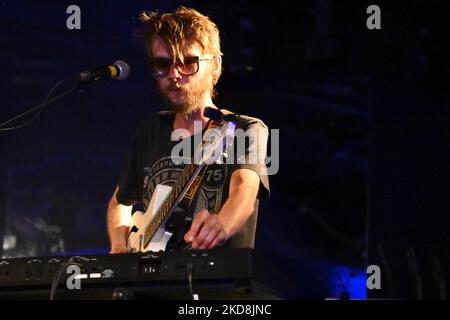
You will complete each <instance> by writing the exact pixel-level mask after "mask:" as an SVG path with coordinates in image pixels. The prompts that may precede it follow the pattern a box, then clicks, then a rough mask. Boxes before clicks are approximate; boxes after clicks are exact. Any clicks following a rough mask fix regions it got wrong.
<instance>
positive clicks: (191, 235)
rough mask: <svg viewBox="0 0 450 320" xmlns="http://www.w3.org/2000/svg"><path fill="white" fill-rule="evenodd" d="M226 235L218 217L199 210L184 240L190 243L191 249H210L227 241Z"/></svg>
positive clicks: (204, 210)
mask: <svg viewBox="0 0 450 320" xmlns="http://www.w3.org/2000/svg"><path fill="white" fill-rule="evenodd" d="M227 238H228V235H227V232H226V231H225V228H224V225H223V223H222V221H221V220H220V217H219V215H217V214H210V213H209V212H208V210H206V209H202V210H200V211H199V212H198V213H197V214H196V215H195V217H194V220H193V221H192V224H191V229H190V230H189V231H188V232H186V234H185V235H184V240H185V241H186V242H188V243H191V246H192V249H202V250H203V249H212V248H214V247H215V246H217V245H220V244H222V243H223V242H225V240H227Z"/></svg>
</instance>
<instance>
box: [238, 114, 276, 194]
mask: <svg viewBox="0 0 450 320" xmlns="http://www.w3.org/2000/svg"><path fill="white" fill-rule="evenodd" d="M268 139H269V130H268V128H267V126H266V125H265V124H264V122H262V121H261V120H259V119H256V118H250V117H245V118H244V119H243V120H241V121H240V122H239V123H238V125H237V127H236V131H235V139H234V155H235V159H234V164H233V166H232V172H233V171H235V170H237V169H249V170H253V171H254V172H256V173H257V174H258V176H259V180H260V184H259V190H258V196H257V198H258V199H261V200H262V199H267V198H268V197H269V195H270V187H269V177H268V175H267V166H266V164H265V158H266V155H267V142H268Z"/></svg>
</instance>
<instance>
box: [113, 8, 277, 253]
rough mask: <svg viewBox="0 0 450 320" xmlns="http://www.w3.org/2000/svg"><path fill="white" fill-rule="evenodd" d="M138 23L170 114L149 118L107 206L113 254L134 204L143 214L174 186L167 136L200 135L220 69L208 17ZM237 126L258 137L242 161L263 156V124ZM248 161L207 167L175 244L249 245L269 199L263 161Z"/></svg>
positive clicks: (182, 14)
mask: <svg viewBox="0 0 450 320" xmlns="http://www.w3.org/2000/svg"><path fill="white" fill-rule="evenodd" d="M141 21H142V23H143V32H142V39H143V40H144V44H145V46H146V50H147V53H148V56H149V64H150V69H151V73H152V75H153V76H154V78H155V81H156V84H157V87H158V90H159V91H160V94H161V95H162V97H163V98H164V99H165V101H166V102H167V103H168V105H169V107H170V109H171V111H163V112H158V113H156V114H154V115H152V116H151V117H150V118H148V119H147V120H146V121H144V123H142V125H141V126H140V127H139V128H138V130H137V132H136V134H135V137H134V141H133V144H132V146H131V149H130V151H129V154H128V157H127V159H126V161H125V164H124V167H123V169H122V172H121V175H120V178H119V183H118V186H117V187H116V189H115V191H114V194H113V196H112V198H111V200H110V202H109V205H108V217H107V220H108V221H107V223H108V233H109V237H110V241H111V253H124V252H127V237H128V233H129V224H130V217H131V214H132V207H133V205H136V204H137V203H143V204H144V211H145V207H146V206H147V205H148V204H149V200H150V199H151V197H152V194H153V191H154V189H155V186H156V185H157V184H165V185H173V184H174V182H175V181H176V178H177V175H178V174H179V173H180V172H181V171H182V166H180V165H175V164H174V162H173V161H172V159H171V150H172V149H173V147H174V146H175V145H176V144H177V143H178V142H179V141H171V135H172V133H173V132H175V131H176V130H179V129H184V130H185V132H189V134H188V136H184V137H181V138H183V139H191V140H192V137H193V136H194V135H196V134H201V131H202V129H204V128H205V124H206V123H207V121H208V120H209V119H208V118H207V117H205V116H204V110H205V108H206V107H212V108H217V107H216V106H215V105H214V103H213V101H212V98H213V96H214V93H215V92H214V90H215V88H214V86H215V85H216V83H217V81H218V80H219V77H220V75H221V71H222V57H221V56H222V53H221V51H220V39H219V31H218V29H217V27H216V25H215V24H214V23H213V22H212V21H211V20H210V19H209V18H208V17H206V16H204V15H202V14H200V13H199V12H197V11H196V10H193V9H189V8H184V7H180V8H178V9H177V10H175V11H174V12H173V13H166V14H162V15H160V14H158V13H156V12H143V13H142V14H141ZM195 122H197V124H199V123H200V124H201V125H200V126H198V125H197V126H196V125H195ZM196 128H197V131H199V132H197V131H196ZM198 128H199V129H198ZM237 128H241V129H243V130H248V129H249V128H252V129H255V132H258V139H250V140H251V142H250V143H249V145H247V146H246V148H245V154H244V155H241V156H243V158H244V159H246V160H248V159H250V158H251V156H252V153H259V154H261V151H262V153H263V154H265V151H266V146H267V136H268V130H267V127H266V126H265V125H264V123H263V122H262V121H261V120H258V119H256V118H250V117H246V116H241V117H240V120H239V122H238V123H237ZM239 156H240V155H237V157H235V158H236V159H237V158H238V157H239ZM253 158H254V157H253ZM241 159H242V157H241ZM235 162H236V161H235ZM248 162H249V161H247V162H246V163H242V162H241V163H234V164H228V163H227V164H222V165H220V164H213V165H209V166H208V169H207V171H206V173H205V174H204V176H203V180H202V184H201V187H200V188H199V189H198V191H197V192H196V199H195V201H194V202H193V203H191V204H190V205H189V207H187V208H184V210H185V212H188V213H189V212H190V213H191V214H192V216H193V218H192V223H191V225H190V226H188V228H187V230H188V231H187V232H185V233H184V232H183V234H181V235H178V240H180V239H181V240H182V242H183V244H186V243H187V244H190V246H191V247H192V248H193V249H212V248H214V247H216V246H219V245H224V244H229V245H230V246H234V247H253V245H254V236H255V228H256V217H257V210H258V199H257V198H265V197H267V196H268V194H269V184H268V179H267V175H266V174H265V165H264V162H263V161H257V163H254V162H252V163H248ZM175 238H177V237H175V236H174V239H175ZM179 246H180V241H178V242H176V241H175V240H174V241H173V243H171V248H177V247H179Z"/></svg>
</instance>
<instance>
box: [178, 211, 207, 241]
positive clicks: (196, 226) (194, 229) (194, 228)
mask: <svg viewBox="0 0 450 320" xmlns="http://www.w3.org/2000/svg"><path fill="white" fill-rule="evenodd" d="M208 216H209V212H208V210H206V209H202V210H200V211H199V212H198V213H197V214H196V215H195V217H194V220H192V224H191V228H190V229H189V231H188V232H186V234H185V235H184V241H186V242H188V243H191V242H193V241H195V238H196V237H197V234H198V232H199V230H200V227H201V226H202V225H203V223H204V222H205V220H206V219H207V218H208Z"/></svg>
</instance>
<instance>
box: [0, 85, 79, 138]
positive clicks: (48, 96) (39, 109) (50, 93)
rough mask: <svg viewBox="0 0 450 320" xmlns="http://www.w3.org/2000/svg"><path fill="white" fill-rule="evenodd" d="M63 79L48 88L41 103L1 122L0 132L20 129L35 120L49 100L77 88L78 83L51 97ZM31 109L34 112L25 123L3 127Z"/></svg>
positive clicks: (53, 99) (60, 96)
mask: <svg viewBox="0 0 450 320" xmlns="http://www.w3.org/2000/svg"><path fill="white" fill-rule="evenodd" d="M65 81H66V80H65V79H64V80H61V81H59V82H58V83H57V84H56V85H55V86H54V87H53V88H52V89H51V90H50V92H49V93H48V94H47V96H46V97H45V99H44V100H43V102H42V103H41V104H39V105H37V106H35V107H33V108H31V109H29V110H27V111H24V112H22V113H21V114H19V115H17V116H15V117H13V118H11V119H9V120H7V121H5V122H3V123H1V124H0V131H1V132H3V131H12V130H16V129H21V128H23V127H26V126H27V125H29V124H31V123H32V122H33V121H35V120H36V119H37V117H38V116H39V115H40V114H41V113H42V111H43V110H44V108H45V107H46V105H47V104H48V103H49V102H53V101H55V100H57V99H59V98H62V97H63V96H66V95H68V94H70V93H72V92H73V91H75V90H76V89H77V88H79V86H78V85H75V86H74V87H72V88H70V89H69V90H67V91H64V92H63V93H60V94H58V95H57V96H55V97H53V98H51V96H52V94H53V92H54V91H55V90H56V89H57V88H58V87H59V86H61V85H62V84H63V83H64V82H65ZM33 111H36V112H35V114H34V115H33V116H32V118H31V119H29V120H27V121H26V122H25V123H22V124H19V125H16V126H11V127H5V126H6V125H8V124H9V123H11V122H14V121H16V120H18V119H21V118H23V117H24V116H26V115H28V114H30V113H32V112H33Z"/></svg>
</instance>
